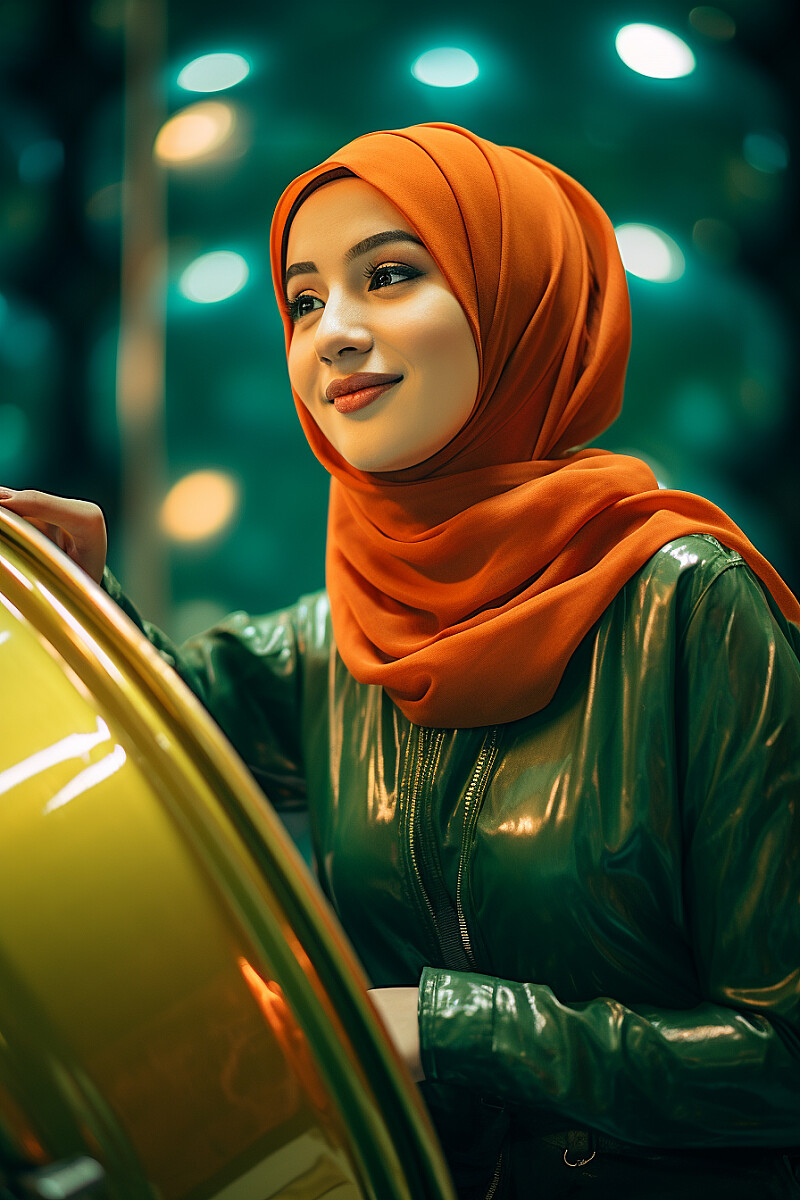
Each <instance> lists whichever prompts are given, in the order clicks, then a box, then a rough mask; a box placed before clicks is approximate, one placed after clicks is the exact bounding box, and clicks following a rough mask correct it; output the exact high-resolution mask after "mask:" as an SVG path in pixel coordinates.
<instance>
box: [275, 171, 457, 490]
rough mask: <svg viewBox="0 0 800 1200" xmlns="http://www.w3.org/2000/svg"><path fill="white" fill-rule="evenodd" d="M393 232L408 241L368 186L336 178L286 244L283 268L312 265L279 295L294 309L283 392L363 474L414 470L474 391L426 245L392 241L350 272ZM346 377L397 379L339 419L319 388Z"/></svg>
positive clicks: (449, 299)
mask: <svg viewBox="0 0 800 1200" xmlns="http://www.w3.org/2000/svg"><path fill="white" fill-rule="evenodd" d="M390 230H400V231H405V232H406V233H408V234H410V235H411V236H412V237H414V238H415V239H417V235H416V234H415V233H414V231H413V229H412V227H411V226H410V225H409V223H408V222H407V221H406V220H405V218H404V217H403V216H402V215H401V214H400V213H399V212H398V210H397V209H396V208H395V207H394V205H393V204H391V203H390V202H389V201H388V200H387V199H385V197H384V196H382V195H381V194H380V192H378V191H376V189H375V188H373V187H372V186H371V185H370V184H368V183H365V182H364V181H363V180H361V179H337V180H335V181H333V182H332V183H328V184H325V185H324V186H322V187H320V188H319V189H318V190H317V191H316V192H313V193H312V194H311V196H310V197H309V198H308V200H306V202H305V203H304V204H303V206H302V207H301V208H300V210H299V212H298V213H297V215H296V216H295V219H294V221H293V223H292V227H291V230H290V233H289V239H288V244H287V258H286V261H287V266H288V267H289V268H291V266H292V264H296V263H313V264H314V266H315V270H304V271H303V272H302V274H298V275H295V276H294V277H293V278H291V279H290V280H289V282H288V285H287V298H288V300H289V301H299V302H300V303H299V311H298V312H297V315H296V317H295V322H294V332H293V336H292V341H291V345H290V347H289V356H288V360H289V378H290V379H291V383H292V387H293V388H294V390H295V392H296V393H297V395H298V396H299V397H300V399H301V400H302V402H303V404H304V405H305V406H306V408H307V409H308V411H309V413H310V414H311V416H312V417H313V418H314V420H315V421H316V422H317V424H318V425H319V427H320V429H321V430H322V432H323V433H324V434H325V436H326V437H327V439H328V441H329V442H330V443H331V444H332V445H333V446H334V448H335V449H336V450H338V451H339V453H340V454H341V455H342V457H343V458H345V459H346V460H347V462H349V463H350V464H351V466H353V467H356V468H358V469H359V470H362V471H371V472H381V471H398V470H402V469H403V468H404V467H410V466H415V465H416V464H417V463H420V462H424V460H425V459H427V458H430V456H431V455H432V454H435V453H436V452H437V451H438V450H441V449H442V447H443V446H446V445H447V443H448V442H449V441H450V440H451V439H452V438H453V437H455V435H456V434H457V433H458V432H459V430H460V429H461V428H462V427H463V425H464V424H465V422H466V421H467V419H468V418H469V415H470V413H471V412H472V409H473V407H474V405H475V400H476V397H477V393H478V381H479V366H478V355H477V351H476V349H475V343H474V340H473V337H472V331H471V330H470V327H469V324H468V322H467V318H466V316H465V315H464V311H463V309H462V308H461V305H460V304H459V302H458V300H457V299H456V297H455V296H454V295H453V293H452V291H451V290H450V288H449V286H448V284H447V282H446V280H445V278H444V276H443V275H442V273H441V271H440V270H439V268H438V267H437V266H436V263H435V262H434V261H433V259H432V257H431V255H430V254H429V253H428V251H427V250H426V249H425V247H424V246H423V245H418V244H415V242H409V241H402V240H399V239H398V240H396V241H392V242H387V243H385V244H383V245H380V246H378V247H375V248H372V249H368V250H365V251H364V252H363V253H360V254H358V255H357V256H356V257H354V258H353V259H352V260H350V261H348V258H347V252H348V250H350V248H351V247H353V246H356V245H357V243H359V242H361V241H362V240H363V239H365V238H368V237H371V236H372V235H374V234H378V233H383V232H386V231H390ZM372 267H377V268H378V270H376V271H374V273H372V274H371V277H369V278H368V277H366V276H365V271H367V272H369V271H371V268H372ZM355 372H375V373H379V374H386V375H401V376H402V380H401V382H400V383H398V384H396V385H395V386H394V387H391V388H389V389H388V390H387V391H385V392H384V393H383V394H382V395H381V396H379V397H378V399H377V400H375V401H374V402H373V403H372V404H370V405H369V406H368V407H366V408H363V409H361V410H359V411H358V412H354V413H340V412H338V411H337V410H336V408H335V407H334V406H333V404H332V403H331V402H330V401H329V400H327V398H326V395H325V392H326V388H327V386H328V384H329V383H331V382H332V381H333V380H336V379H344V378H346V377H347V376H348V375H351V374H353V373H355Z"/></svg>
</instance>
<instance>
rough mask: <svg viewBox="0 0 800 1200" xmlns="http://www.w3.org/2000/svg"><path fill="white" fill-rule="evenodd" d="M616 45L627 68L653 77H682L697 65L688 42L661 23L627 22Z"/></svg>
mask: <svg viewBox="0 0 800 1200" xmlns="http://www.w3.org/2000/svg"><path fill="white" fill-rule="evenodd" d="M614 44H615V46H616V48H617V54H618V55H619V56H620V58H621V59H622V61H623V62H624V63H625V66H626V67H630V69H631V70H632V71H636V72H637V73H638V74H639V75H648V76H649V77H650V78H651V79H678V78H680V76H682V75H689V74H690V73H691V72H692V71H693V70H694V68H695V65H696V64H695V57H694V55H693V54H692V52H691V50H690V49H689V47H688V46H687V45H686V42H684V41H683V39H682V38H679V37H678V35H677V34H675V33H670V31H669V30H668V29H662V28H661V26H660V25H641V24H637V25H623V27H622V29H620V31H619V33H618V34H617V36H616V40H615V43H614Z"/></svg>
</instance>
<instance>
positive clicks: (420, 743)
mask: <svg viewBox="0 0 800 1200" xmlns="http://www.w3.org/2000/svg"><path fill="white" fill-rule="evenodd" d="M411 728H412V729H416V731H417V746H416V762H415V764H414V779H413V782H412V784H411V793H410V795H409V798H408V839H407V842H406V849H407V850H408V860H409V863H410V865H411V871H412V874H413V876H414V879H415V880H416V883H417V889H418V896H421V897H422V900H423V901H424V904H425V908H426V909H427V912H428V916H429V918H430V924H431V928H432V930H433V933H434V939H435V942H436V943H437V944H438V942H439V939H438V935H437V931H436V914H435V913H434V911H433V905H432V904H431V901H430V897H429V896H428V893H427V891H426V890H425V887H424V885H423V882H422V872H421V871H420V869H419V863H418V862H417V851H416V847H415V844H414V842H415V839H414V828H415V825H416V820H417V801H418V799H419V793H420V789H421V783H422V775H423V768H424V766H425V755H424V749H425V730H424V729H423V728H421V727H419V726H413V725H412V727H411ZM435 739H436V740H438V746H437V748H436V761H437V762H438V761H439V756H440V754H441V751H442V743H443V741H444V732H443V731H442V730H436V733H435ZM410 745H411V739H410V738H409V747H410ZM407 753H408V751H407ZM440 949H441V947H440Z"/></svg>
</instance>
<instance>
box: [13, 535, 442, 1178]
mask: <svg viewBox="0 0 800 1200" xmlns="http://www.w3.org/2000/svg"><path fill="white" fill-rule="evenodd" d="M6 522H7V515H6V514H2V525H3V531H4V535H5V536H4V539H3V541H2V544H0V671H2V676H1V677H2V679H3V680H4V684H5V686H4V697H5V701H6V703H5V714H4V722H3V735H2V737H0V914H2V916H0V1131H2V1132H3V1133H4V1137H5V1141H6V1142H9V1140H10V1141H11V1142H13V1143H14V1144H15V1146H16V1148H17V1152H18V1153H19V1154H20V1155H23V1154H24V1155H25V1156H27V1159H28V1161H30V1162H36V1161H37V1160H39V1161H41V1160H42V1158H43V1157H58V1156H59V1155H63V1154H67V1153H71V1152H72V1153H75V1152H82V1153H88V1154H91V1155H92V1156H93V1157H95V1158H97V1159H98V1160H99V1161H101V1162H102V1163H103V1165H104V1166H105V1168H106V1171H107V1174H108V1176H109V1179H110V1180H111V1181H113V1182H114V1186H115V1188H116V1190H115V1191H114V1193H113V1194H115V1195H120V1196H123V1195H124V1196H160V1197H164V1200H178V1198H184V1197H186V1198H189V1197H191V1200H201V1197H212V1196H213V1197H219V1200H223V1198H224V1200H266V1198H267V1197H272V1196H274V1197H276V1198H277V1197H281V1198H283V1200H316V1198H318V1197H322V1196H325V1197H326V1200H358V1198H359V1197H361V1196H375V1197H376V1200H378V1198H379V1200H389V1198H390V1197H397V1198H398V1200H400V1198H401V1197H403V1198H406V1197H407V1198H408V1200H412V1197H413V1200H419V1193H416V1194H415V1192H414V1191H413V1184H412V1183H409V1181H408V1180H407V1179H406V1177H405V1169H404V1165H403V1163H402V1162H401V1154H402V1149H398V1146H397V1144H396V1143H395V1141H394V1140H393V1135H392V1131H391V1130H390V1129H389V1128H388V1127H387V1115H388V1116H390V1115H391V1113H392V1112H394V1111H395V1109H396V1108H397V1105H398V1104H399V1105H400V1106H401V1108H403V1111H404V1112H405V1114H406V1119H407V1120H408V1122H409V1125H410V1127H411V1128H412V1132H413V1136H414V1138H417V1139H420V1138H421V1139H422V1141H423V1142H425V1139H426V1138H430V1141H429V1143H425V1154H427V1155H428V1156H429V1157H430V1162H431V1164H432V1165H430V1164H429V1165H427V1166H426V1165H425V1164H423V1167H424V1169H425V1170H426V1171H427V1173H428V1174H429V1175H430V1177H431V1180H432V1181H433V1182H432V1183H431V1182H429V1183H428V1184H426V1195H430V1196H432V1197H433V1196H435V1197H442V1198H443V1200H447V1198H448V1197H450V1196H451V1195H452V1193H451V1191H450V1187H449V1183H448V1181H447V1175H446V1171H445V1169H444V1166H443V1164H442V1163H441V1161H440V1159H439V1158H438V1151H437V1149H436V1147H435V1143H434V1141H433V1139H432V1135H431V1134H430V1132H429V1130H428V1128H427V1126H426V1118H425V1116H424V1114H423V1113H422V1110H421V1105H420V1104H419V1101H418V1098H417V1097H416V1096H415V1095H413V1094H412V1092H411V1089H410V1088H407V1087H406V1085H405V1084H404V1082H403V1080H402V1079H400V1082H399V1083H398V1082H397V1081H398V1069H397V1065H396V1063H395V1062H394V1061H393V1058H392V1052H391V1050H389V1049H388V1048H387V1047H386V1045H385V1043H384V1042H383V1041H382V1039H381V1038H380V1036H379V1035H378V1036H377V1037H374V1036H373V1035H374V1031H375V1028H377V1027H376V1025H375V1021H374V1017H373V1016H372V1015H371V1014H370V1012H369V1006H368V1004H367V1002H366V1001H365V1000H363V997H362V996H361V995H360V993H362V992H363V980H362V979H361V977H360V973H359V972H358V968H357V966H356V964H355V963H354V962H352V961H350V958H349V957H348V956H349V950H348V948H347V947H346V945H345V944H344V942H343V941H342V940H341V935H340V934H339V933H338V931H337V930H336V928H335V925H334V923H333V922H332V921H331V918H330V916H329V915H328V914H327V913H326V912H325V911H324V908H323V907H321V906H320V907H319V908H315V907H314V906H315V905H320V902H319V901H318V900H317V899H316V898H315V897H314V895H313V887H312V885H311V884H310V881H309V880H308V879H307V878H306V875H305V868H304V866H303V864H302V863H301V861H300V859H299V856H297V855H296V853H295V851H294V848H293V847H292V846H291V845H290V843H289V842H288V839H287V838H286V837H285V835H283V833H282V831H280V830H279V829H278V827H277V821H276V820H275V818H274V816H271V814H266V813H265V807H266V806H265V805H264V802H263V798H261V797H260V795H259V793H258V791H257V789H256V788H255V785H254V784H253V783H252V781H251V780H250V779H249V776H248V775H247V773H246V772H245V771H244V768H243V767H242V766H241V764H240V763H239V762H238V760H236V759H235V756H234V755H233V754H232V752H231V751H230V750H229V748H228V747H227V743H226V742H225V740H224V738H223V737H222V735H221V734H219V732H218V731H217V730H216V727H214V726H212V723H211V722H210V720H209V719H208V718H207V716H206V714H205V713H203V712H202V709H201V708H200V706H199V705H198V704H197V703H196V701H195V700H194V698H193V697H191V696H190V695H189V693H188V692H187V691H186V689H185V688H183V685H181V684H180V681H176V679H175V678H174V677H173V675H172V672H170V671H169V669H168V668H167V667H165V666H164V664H162V663H161V661H160V660H159V659H158V658H157V656H156V655H155V652H154V651H152V648H151V647H150V646H149V645H148V644H146V643H144V640H143V639H141V638H140V637H139V635H138V631H135V634H134V633H132V632H131V631H132V628H133V627H132V626H130V624H129V622H127V619H126V618H125V617H124V616H123V615H122V614H121V613H119V611H118V610H117V609H116V606H114V605H113V603H112V602H111V601H110V600H109V598H108V597H106V596H105V595H104V593H102V592H100V590H99V589H96V588H93V585H91V584H90V581H86V583H84V582H83V580H82V578H81V573H80V572H77V568H74V567H72V565H71V564H67V565H66V567H65V565H64V564H63V563H61V562H60V561H59V559H60V558H61V556H60V555H59V554H58V552H56V551H55V550H54V549H52V548H51V549H48V546H49V544H48V546H43V545H42V543H43V542H44V539H40V540H39V541H38V542H37V538H39V535H37V534H35V531H30V530H29V529H27V528H26V529H24V530H23V529H22V528H21V523H17V524H16V525H15V524H14V522H13V519H12V521H11V526H10V527H9V526H8V525H7V523H6ZM76 583H77V584H78V585H79V586H77V587H76ZM87 585H88V586H87ZM98 613H99V614H100V615H99V616H98V615H97V614H98ZM137 639H138V642H137ZM139 643H141V645H140V644H139ZM187 730H188V732H187ZM230 789H232V790H233V792H234V793H235V798H234V799H232V798H231V796H230V795H228V794H227V793H228V791H229V790H230ZM238 814H241V822H240V824H241V827H240V828H238V829H237V828H236V821H238V820H239V816H238ZM232 815H233V819H232ZM242 828H245V829H246V830H247V831H249V832H248V835H247V837H244V838H243V835H242ZM248 838H249V843H248ZM254 846H256V847H257V848H256V851H254V849H253V848H254ZM259 855H261V861H259ZM270 855H271V856H272V858H271V860H270V861H272V863H273V867H272V871H273V876H274V877H273V879H272V882H273V883H274V884H275V887H278V892H277V893H276V892H275V890H274V888H273V887H272V886H271V883H270V881H268V878H267V877H266V875H267V874H268V873H269V871H268V868H265V863H266V862H267V860H269V856H270ZM278 863H280V871H278V869H277V864H278ZM279 876H280V878H279ZM287 881H288V882H287ZM292 889H293V890H292ZM280 897H283V901H282V900H281V898H280ZM286 897H290V898H291V899H292V903H293V904H294V903H295V902H296V903H297V904H298V906H299V907H298V909H297V912H299V913H300V914H301V917H303V920H306V919H307V921H308V922H309V929H311V931H312V933H313V934H314V937H313V938H312V939H311V941H313V942H314V945H313V947H312V946H311V945H310V942H309V933H308V929H307V930H306V932H305V934H304V937H305V939H306V940H305V944H304V943H303V941H301V938H300V937H299V936H298V933H297V930H296V929H295V928H294V927H293V925H292V922H291V921H290V919H289V918H288V917H287V913H286V911H285V910H284V908H283V902H285V900H286ZM298 897H299V899H298ZM304 906H305V907H304ZM303 914H305V916H303ZM315 939H316V940H315ZM320 947H321V949H320ZM315 953H316V954H317V958H318V961H319V962H320V963H322V964H323V965H324V964H325V963H326V962H333V960H334V959H338V958H342V959H343V960H344V961H345V967H346V969H345V971H344V976H345V979H344V983H342V981H341V980H339V979H338V978H335V979H334V981H333V984H332V986H335V987H336V988H337V989H339V991H341V989H342V987H344V988H345V991H346V992H347V994H348V995H347V999H346V1003H345V1001H344V1000H343V999H342V997H341V996H340V997H339V998H338V1000H337V1001H336V1003H338V1004H339V1005H340V1007H341V1008H342V1011H341V1012H339V1011H337V1009H336V1007H335V1003H334V1001H333V1000H332V999H331V997H330V996H329V994H328V992H327V991H326V987H325V986H323V984H322V982H321V979H320V973H319V970H318V969H317V968H315V967H314V965H313V963H312V961H311V960H312V958H314V957H315ZM351 1007H352V1008H353V1009H354V1010H357V1011H356V1015H355V1017H353V1013H352V1012H351V1011H350V1010H351ZM345 1010H346V1011H345ZM354 1022H355V1023H354ZM346 1027H347V1028H346ZM352 1028H355V1029H356V1030H357V1032H358V1036H359V1038H363V1040H361V1041H360V1042H359V1044H355V1043H354V1039H353V1034H352ZM348 1030H351V1032H350V1033H348ZM362 1031H363V1032H362ZM362 1059H363V1061H362ZM368 1060H369V1061H373V1060H374V1061H375V1063H376V1064H377V1068H376V1069H378V1075H379V1076H380V1079H381V1080H383V1082H380V1080H379V1082H378V1084H377V1085H376V1084H375V1083H374V1082H371V1081H370V1079H369V1078H368V1077H367V1073H366V1071H365V1067H364V1062H366V1061H368ZM399 1074H400V1075H402V1072H401V1071H400V1072H399ZM387 1081H388V1083H387ZM376 1088H377V1091H376ZM381 1088H383V1091H381ZM404 1089H405V1090H404ZM379 1093H380V1094H379ZM382 1105H383V1106H385V1107H386V1109H387V1111H386V1112H383V1113H382V1112H381V1106H382ZM392 1106H394V1107H392ZM424 1157H425V1155H424V1154H423V1158H424Z"/></svg>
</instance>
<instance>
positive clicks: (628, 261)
mask: <svg viewBox="0 0 800 1200" xmlns="http://www.w3.org/2000/svg"><path fill="white" fill-rule="evenodd" d="M614 233H615V234H616V237H617V245H618V246H619V252H620V255H621V257H622V263H623V266H624V267H625V270H626V271H628V272H630V274H631V275H638V277H639V278H640V279H647V280H649V281H650V282H651V283H673V282H674V281H675V280H676V279H680V277H681V275H683V272H684V271H685V269H686V260H685V258H684V257H683V251H682V250H681V248H680V246H679V245H678V243H677V242H675V241H673V239H672V238H671V237H670V236H669V234H667V233H664V231H663V230H662V229H656V228H655V226H653V225H639V224H635V223H633V222H631V223H630V224H626V225H617V227H616V229H615V230H614Z"/></svg>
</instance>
